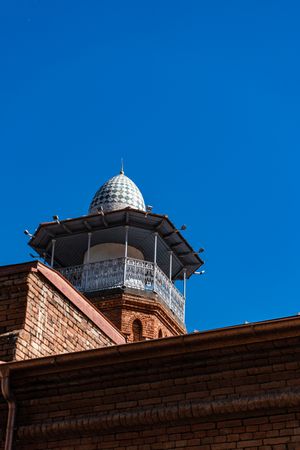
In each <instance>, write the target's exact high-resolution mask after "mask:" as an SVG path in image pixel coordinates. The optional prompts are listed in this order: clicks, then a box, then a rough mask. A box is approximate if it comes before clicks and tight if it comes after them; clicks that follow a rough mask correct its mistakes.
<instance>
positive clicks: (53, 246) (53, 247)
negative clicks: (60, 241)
mask: <svg viewBox="0 0 300 450" xmlns="http://www.w3.org/2000/svg"><path fill="white" fill-rule="evenodd" d="M55 243H56V239H52V246H51V264H50V265H51V267H53V265H54V254H55Z"/></svg>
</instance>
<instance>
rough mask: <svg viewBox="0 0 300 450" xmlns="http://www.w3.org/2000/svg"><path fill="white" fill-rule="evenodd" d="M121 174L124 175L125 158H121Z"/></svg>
mask: <svg viewBox="0 0 300 450" xmlns="http://www.w3.org/2000/svg"><path fill="white" fill-rule="evenodd" d="M120 175H124V161H123V158H121V170H120Z"/></svg>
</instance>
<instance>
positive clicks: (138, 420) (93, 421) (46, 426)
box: [17, 388, 300, 440]
mask: <svg viewBox="0 0 300 450" xmlns="http://www.w3.org/2000/svg"><path fill="white" fill-rule="evenodd" d="M299 404H300V389H292V388H291V389H286V390H281V391H272V392H265V393H262V394H260V395H253V396H242V397H231V398H227V399H222V400H212V401H182V402H178V403H177V404H175V405H166V406H164V405H158V406H149V407H144V408H136V409H133V410H130V411H128V409H127V410H120V411H115V412H109V413H107V414H94V415H89V416H86V417H80V418H74V419H67V420H56V421H53V422H41V423H39V424H33V425H28V426H22V427H19V429H18V430H17V437H18V439H22V440H26V439H27V440H28V439H29V440H31V439H39V438H44V437H48V438H49V437H55V436H60V435H62V434H63V435H64V436H65V435H74V434H75V435H76V434H81V433H87V434H88V433H95V431H97V432H99V431H102V430H113V429H122V428H127V429H128V428H129V427H136V426H143V425H147V426H148V425H155V424H161V423H168V422H170V423H172V424H174V423H175V422H177V421H181V420H191V419H201V418H206V417H209V416H223V415H228V414H234V413H247V412H248V411H251V415H253V413H254V412H255V411H259V410H265V409H272V410H274V409H277V408H287V407H295V406H299ZM222 420H224V419H223V418H222Z"/></svg>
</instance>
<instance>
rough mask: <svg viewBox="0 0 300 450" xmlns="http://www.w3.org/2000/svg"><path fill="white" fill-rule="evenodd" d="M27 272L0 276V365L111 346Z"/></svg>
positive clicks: (64, 300)
mask: <svg viewBox="0 0 300 450" xmlns="http://www.w3.org/2000/svg"><path fill="white" fill-rule="evenodd" d="M30 269H31V267H29V269H28V270H25V271H22V272H17V273H11V274H4V275H3V276H1V274H0V361H10V360H23V359H28V358H37V357H41V356H47V355H52V354H59V353H67V352H74V351H80V350H88V349H92V348H99V347H103V346H107V345H112V344H113V343H114V342H113V340H112V339H111V338H110V337H108V336H107V335H106V334H105V333H103V330H101V329H100V328H99V327H98V326H97V325H96V324H95V323H94V322H93V321H91V320H90V319H89V318H88V317H87V316H86V315H85V314H84V313H83V312H82V311H81V310H80V309H78V308H76V306H74V304H72V302H71V301H70V300H69V299H68V298H67V297H66V296H65V295H63V294H62V293H61V292H59V291H58V290H57V289H56V288H55V286H53V285H52V284H51V283H50V282H49V281H48V280H47V279H46V278H45V277H44V276H43V275H42V274H41V273H39V272H38V271H32V270H30ZM95 314H97V311H96V310H95Z"/></svg>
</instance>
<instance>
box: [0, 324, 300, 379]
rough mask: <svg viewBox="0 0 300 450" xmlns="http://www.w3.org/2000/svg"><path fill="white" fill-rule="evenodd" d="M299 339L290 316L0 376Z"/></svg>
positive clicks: (30, 365)
mask: <svg viewBox="0 0 300 450" xmlns="http://www.w3.org/2000/svg"><path fill="white" fill-rule="evenodd" d="M299 336H300V317H299V316H291V317H286V318H280V319H273V320H268V321H263V322H255V323H251V324H247V325H236V326H231V327H227V328H219V329H216V330H209V331H204V332H197V333H191V334H186V335H181V336H175V337H169V338H162V339H154V340H151V341H141V342H136V343H131V344H125V345H118V346H111V347H102V348H99V349H94V350H85V351H81V352H73V353H69V354H59V355H55V356H46V357H43V358H36V359H32V360H24V361H14V362H8V363H6V364H2V365H0V373H1V371H2V368H3V370H6V369H5V368H4V366H5V367H6V368H7V369H8V370H13V371H20V370H21V371H22V370H25V371H28V373H29V376H33V374H34V371H33V369H36V370H38V371H40V370H45V371H47V372H50V371H51V372H53V371H54V372H58V371H64V370H72V369H73V368H74V369H75V368H77V369H78V368H81V367H93V366H108V365H114V364H120V363H123V362H125V361H126V362H130V361H131V362H132V361H138V360H145V359H149V358H152V359H154V358H162V357H166V356H175V355H177V356H179V355H185V356H186V355H187V354H191V353H195V352H205V351H213V350H217V349H220V348H222V350H225V349H230V348H234V347H237V346H241V345H250V344H259V343H261V342H269V341H272V340H274V339H276V340H280V339H282V340H283V339H289V338H293V337H299ZM26 373H27V372H26Z"/></svg>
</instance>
